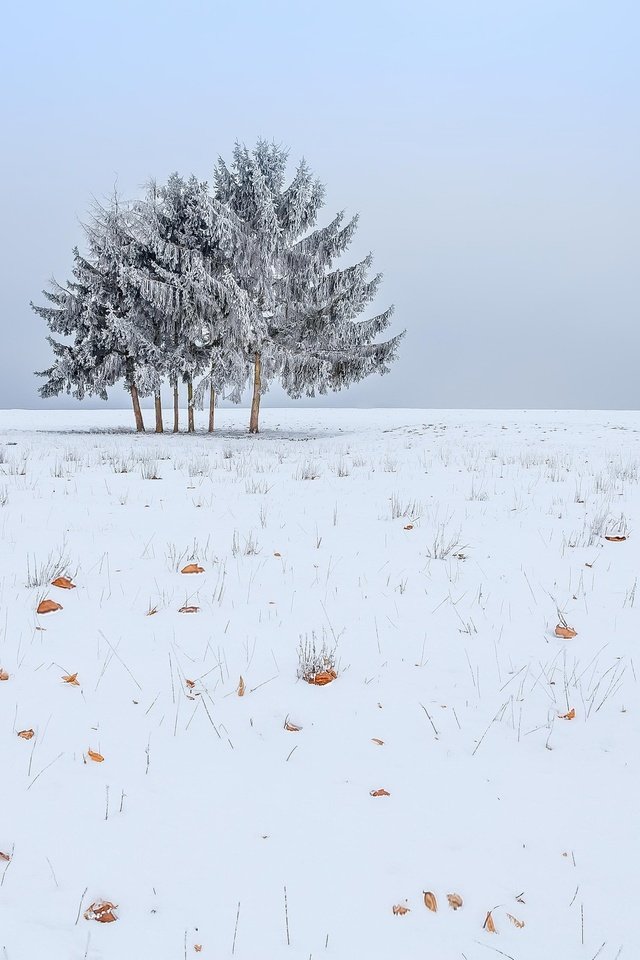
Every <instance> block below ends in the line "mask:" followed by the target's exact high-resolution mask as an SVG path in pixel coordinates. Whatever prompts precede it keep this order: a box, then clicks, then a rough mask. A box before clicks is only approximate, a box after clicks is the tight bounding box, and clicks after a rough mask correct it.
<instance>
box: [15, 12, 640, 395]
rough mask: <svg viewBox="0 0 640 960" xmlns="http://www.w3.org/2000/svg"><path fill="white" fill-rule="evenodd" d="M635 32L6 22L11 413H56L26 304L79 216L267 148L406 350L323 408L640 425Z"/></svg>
mask: <svg viewBox="0 0 640 960" xmlns="http://www.w3.org/2000/svg"><path fill="white" fill-rule="evenodd" d="M639 28H640V5H638V3H637V2H632V0H629V2H621V0H608V2H607V3H603V2H589V0H580V2H578V0H575V2H574V0H521V2H519V0H500V2H498V0H464V2H463V0H458V2H456V0H447V2H439V3H434V2H428V0H423V2H419V3H418V2H407V0H396V2H393V3H389V2H386V3H379V2H375V0H369V2H367V3H362V2H348V0H343V2H337V0H323V2H322V3H314V4H308V3H303V2H300V0H298V2H295V0H290V2H283V0H269V2H264V3H262V2H244V3H243V2H237V3H235V4H234V3H229V2H225V3H217V2H208V3H206V2H196V0H182V2H176V3H167V2H162V0H153V2H137V3H136V2H131V3H124V2H121V0H115V2H113V0H112V2H108V3H107V2H104V3H100V4H98V3H88V2H86V0H85V2H64V0H62V2H38V3H33V2H28V0H26V2H23V3H21V4H20V5H17V4H16V5H14V4H11V5H10V7H8V9H7V10H6V11H5V12H4V15H3V24H2V35H1V37H0V96H1V98H2V130H3V134H4V146H3V149H2V151H1V154H0V164H1V173H2V178H1V181H0V182H1V184H2V211H3V217H2V225H3V230H2V235H1V238H0V245H1V249H0V256H1V261H0V262H1V263H2V281H3V282H2V299H1V302H0V323H1V324H2V333H3V344H4V349H3V351H2V357H3V361H2V377H1V378H0V406H3V407H13V406H37V405H39V404H41V403H46V406H47V407H51V406H54V405H55V404H56V401H46V402H43V401H40V400H39V399H38V397H37V394H36V389H37V386H38V382H39V381H37V380H36V378H35V377H33V376H32V371H33V370H35V369H39V368H42V367H43V366H46V365H48V360H49V350H48V347H47V345H46V343H45V339H44V337H45V329H44V324H43V321H41V320H40V319H39V318H38V317H36V316H35V315H34V314H32V313H31V311H30V309H29V305H28V304H29V300H30V299H38V298H39V297H40V289H41V287H42V286H43V285H44V284H45V282H46V280H47V278H48V277H49V276H50V275H51V274H55V275H56V276H57V277H59V278H61V279H62V278H64V277H65V276H66V275H67V274H68V272H69V265H70V252H71V247H72V246H73V245H74V243H76V242H78V241H79V240H80V230H79V227H78V221H79V219H80V218H82V216H83V215H84V212H85V211H86V209H87V207H88V204H89V201H90V198H91V196H92V195H97V196H103V195H105V194H108V193H109V192H110V190H111V189H112V187H113V185H114V183H115V182H117V184H118V187H119V189H120V191H121V192H122V193H123V194H124V195H126V196H131V195H134V194H135V193H136V192H137V190H138V189H139V186H140V185H141V184H142V183H143V182H144V181H145V180H146V179H147V178H148V177H149V176H150V175H154V176H156V177H158V178H163V177H165V176H166V175H168V174H169V173H170V172H171V171H173V170H175V169H177V170H179V171H180V172H182V173H184V174H188V173H191V172H194V173H196V174H197V175H198V176H199V177H201V178H203V179H207V178H209V177H210V176H211V171H212V167H213V163H214V160H215V158H216V156H217V155H218V154H219V153H222V154H223V155H227V154H228V153H229V152H230V150H231V148H232V145H233V142H234V140H235V139H236V138H237V139H241V140H245V141H247V142H252V141H254V140H255V139H256V137H257V136H259V135H261V136H264V137H268V138H273V139H275V140H277V141H278V142H281V143H284V144H286V145H288V146H289V147H290V148H291V154H292V158H297V157H298V156H299V155H301V154H304V155H305V156H306V157H307V159H308V160H309V162H310V163H311V165H312V166H313V167H314V169H315V170H316V172H317V173H318V174H319V176H320V177H321V178H322V179H323V180H324V181H325V182H326V184H327V208H326V217H327V218H328V217H330V216H332V215H333V213H334V212H335V211H336V210H338V209H341V208H343V207H344V208H347V210H348V211H350V212H352V211H360V213H361V225H360V230H359V234H358V238H357V241H356V242H355V243H354V245H353V255H354V257H355V256H360V255H362V254H364V253H366V252H367V251H368V250H369V249H371V250H373V252H374V254H375V267H376V269H379V270H381V271H382V272H383V273H384V274H385V282H384V284H383V287H382V293H381V297H380V302H379V306H380V307H384V306H385V305H386V304H387V303H389V302H394V303H395V305H396V319H395V329H399V328H401V327H406V328H407V330H408V335H407V338H406V339H405V341H404V343H403V345H402V350H401V357H400V360H399V361H398V363H397V366H396V368H395V369H394V371H393V372H392V373H391V374H390V375H389V376H387V377H385V378H378V377H375V378H371V379H370V380H368V381H366V382H365V383H364V384H362V385H358V386H356V387H353V388H352V389H351V390H349V391H347V392H343V393H341V394H336V395H331V396H330V397H328V398H325V399H324V400H323V401H321V402H324V403H329V404H333V403H336V404H340V405H353V406H377V405H380V406H419V407H422V406H425V407H438V406H440V407H452V406H457V407H467V406H468V407H578V408H582V407H586V408H616V407H622V408H635V407H638V406H640V377H638V374H637V369H638V362H639V354H640V323H639V322H638V321H639V303H640V294H639V290H638V259H639V251H640V243H639V241H640V189H639V186H638V181H639V177H640V119H639V118H640V110H639V107H640V95H639V94H640V76H639V67H638V50H639V49H640V29H639ZM113 396H114V402H115V405H118V406H122V405H124V404H125V403H126V398H125V397H123V395H122V394H121V393H119V392H118V391H115V392H114V395H113ZM58 402H59V403H61V402H62V401H58ZM267 402H272V403H275V402H282V396H281V394H279V393H278V392H277V391H274V392H273V394H272V395H271V396H270V397H269V398H268V401H267ZM316 402H318V401H316Z"/></svg>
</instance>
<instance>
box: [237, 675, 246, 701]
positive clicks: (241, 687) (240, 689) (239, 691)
mask: <svg viewBox="0 0 640 960" xmlns="http://www.w3.org/2000/svg"><path fill="white" fill-rule="evenodd" d="M245 689H246V688H245V683H244V680H243V679H242V677H240V682H239V684H238V689H237V690H236V693H237V694H238V696H239V697H244V692H245Z"/></svg>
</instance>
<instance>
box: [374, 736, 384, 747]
mask: <svg viewBox="0 0 640 960" xmlns="http://www.w3.org/2000/svg"><path fill="white" fill-rule="evenodd" d="M371 743H377V744H378V746H379V747H383V746H384V740H379V739H378V737H371Z"/></svg>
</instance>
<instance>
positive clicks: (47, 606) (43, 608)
mask: <svg viewBox="0 0 640 960" xmlns="http://www.w3.org/2000/svg"><path fill="white" fill-rule="evenodd" d="M55 610H62V604H61V603H56V601H55V600H41V601H40V603H39V604H38V606H37V609H36V613H53V612H54V611H55Z"/></svg>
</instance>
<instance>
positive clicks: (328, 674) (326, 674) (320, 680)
mask: <svg viewBox="0 0 640 960" xmlns="http://www.w3.org/2000/svg"><path fill="white" fill-rule="evenodd" d="M337 676H338V674H337V673H336V672H335V670H321V671H320V673H316V674H314V675H313V676H312V677H308V678H307V683H313V684H315V686H316V687H324V686H325V684H327V683H331V681H332V680H335V679H336V677H337Z"/></svg>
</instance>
